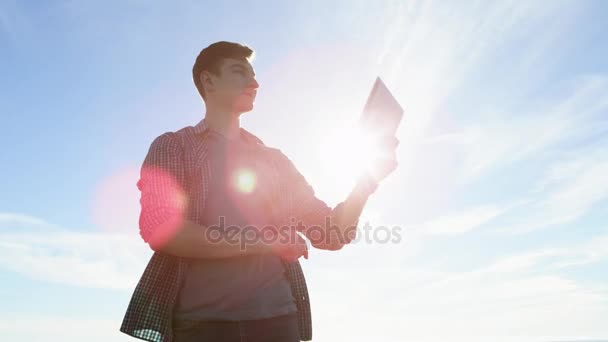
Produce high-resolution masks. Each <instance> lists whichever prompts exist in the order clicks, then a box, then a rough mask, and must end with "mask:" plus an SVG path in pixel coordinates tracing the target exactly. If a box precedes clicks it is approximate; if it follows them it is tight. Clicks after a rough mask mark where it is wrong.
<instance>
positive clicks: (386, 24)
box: [0, 0, 608, 341]
mask: <svg viewBox="0 0 608 342" xmlns="http://www.w3.org/2000/svg"><path fill="white" fill-rule="evenodd" d="M607 23H608V3H606V2H604V1H572V0H571V1H540V0H539V1H528V2H526V1H516V0H514V1H507V0H503V1H493V2H488V1H460V2H458V4H456V3H449V2H442V1H374V2H371V1H356V0H349V1H331V2H329V1H306V2H296V1H274V2H271V1H255V2H254V1H240V2H239V1H222V2H216V3H215V4H211V3H204V2H198V1H174V2H160V1H135V0H127V1H117V0H107V1H103V2H102V1H73V0H72V1H59V0H56V1H48V2H35V1H29V2H21V1H10V0H1V1H0V74H1V78H0V119H1V122H2V127H3V130H2V134H0V145H1V146H3V148H2V149H0V165H1V167H0V279H2V286H0V298H1V299H2V306H0V335H1V336H3V339H6V340H27V341H43V340H44V341H49V340H50V341H82V340H87V341H131V340H133V339H132V338H130V337H128V336H126V335H124V334H122V333H120V332H118V328H119V326H120V322H121V321H122V317H123V315H124V312H125V310H126V307H127V305H128V302H129V299H130V297H131V294H132V291H133V289H134V287H135V284H136V283H137V281H138V279H139V277H140V275H141V273H142V272H143V269H144V267H145V265H146V263H147V261H148V259H149V257H150V256H151V254H152V251H151V250H150V249H149V248H148V246H147V245H146V244H145V243H144V242H143V240H141V238H140V237H139V234H138V225H137V220H138V215H139V192H138V190H137V187H136V186H135V183H136V182H137V179H138V176H139V168H140V166H141V163H142V161H143V159H144V157H145V155H146V153H147V151H148V148H149V145H150V143H151V142H152V140H153V139H154V138H155V137H157V136H159V135H160V134H162V133H164V132H168V131H175V130H178V129H180V128H182V127H185V126H189V125H194V124H196V123H197V122H199V121H200V120H201V119H202V118H203V117H204V113H205V109H204V105H203V103H202V101H201V100H200V98H199V96H198V94H197V92H196V89H195V87H194V85H193V83H192V79H191V68H192V64H193V62H194V59H195V57H196V55H197V54H198V52H199V51H200V50H201V49H202V48H204V47H205V46H207V45H209V44H211V43H213V42H215V41H219V40H228V41H235V42H241V43H244V44H247V45H249V46H251V47H252V48H253V49H254V50H255V51H256V57H255V60H254V61H253V63H252V64H253V66H254V68H255V70H256V74H257V75H258V76H257V78H258V82H259V83H260V89H259V91H258V96H257V99H256V106H255V109H254V110H253V111H252V112H249V113H246V114H244V115H243V117H242V121H241V124H242V126H243V127H245V128H247V129H248V130H249V131H251V132H253V133H254V134H256V135H257V136H259V137H260V138H261V139H262V140H263V141H264V142H265V143H266V144H267V145H269V146H272V147H276V148H279V149H281V150H282V151H283V152H284V153H285V154H286V155H287V156H288V157H289V158H290V159H291V160H292V161H293V162H294V164H295V165H296V166H297V167H298V169H299V170H300V172H301V173H302V174H303V175H304V176H305V177H306V179H307V180H308V181H309V183H310V184H311V185H313V187H314V189H315V191H316V195H317V196H318V197H319V198H321V199H323V200H324V201H326V202H327V203H328V204H329V205H331V206H334V205H336V204H337V203H339V202H340V201H342V200H343V199H345V198H346V196H347V195H348V193H349V191H350V189H351V188H352V186H353V185H354V182H355V174H354V173H353V172H352V170H351V169H350V168H349V167H348V164H346V160H345V159H344V158H343V157H342V156H344V155H348V153H349V151H348V148H349V145H348V144H344V143H343V139H344V135H345V133H344V131H345V127H350V126H351V125H352V124H353V123H355V122H356V121H357V119H358V118H359V115H360V114H361V111H362V108H363V105H364V103H365V100H366V98H367V95H368V93H369V91H370V89H371V86H372V84H373V81H374V79H375V78H376V76H380V77H381V78H382V79H383V80H384V82H385V83H386V84H387V86H388V88H389V89H390V90H391V91H392V93H393V94H394V96H395V97H396V98H397V100H398V101H399V102H400V103H401V105H402V106H403V107H404V109H405V114H404V118H403V121H402V123H401V126H400V127H399V130H398V132H397V136H398V138H399V140H400V145H399V148H398V150H397V151H398V160H399V167H398V169H397V170H396V171H395V172H394V173H393V174H391V175H390V176H389V177H388V178H387V179H385V180H384V181H383V182H382V184H381V185H380V187H379V189H378V190H377V192H376V193H375V194H374V195H373V196H372V197H371V198H370V199H369V201H368V204H367V207H366V208H365V210H364V213H363V216H362V218H361V222H365V223H369V225H370V226H371V227H372V228H373V229H372V233H373V232H382V231H384V232H386V230H387V229H386V228H389V229H392V231H393V233H394V234H397V235H395V236H393V237H394V239H393V240H391V241H389V242H382V241H379V240H386V239H382V238H381V237H377V238H376V239H375V240H374V241H363V240H360V241H357V242H356V243H353V244H352V245H350V246H347V247H345V248H344V249H342V250H340V251H338V252H328V251H320V250H313V251H311V253H310V258H309V260H305V261H303V268H304V271H305V273H306V276H307V281H308V286H309V291H310V294H311V304H312V310H313V326H314V334H313V335H314V341H335V340H348V341H368V340H370V339H373V340H378V341H400V340H410V341H446V340H447V341H487V340H494V341H591V340H608V324H606V322H607V318H608V272H606V269H607V267H608V225H607V224H606V222H608V210H607V209H608V63H606V61H607V60H608V38H607V36H606V34H605V32H606V31H607V29H608V24H607ZM360 233H361V232H360ZM378 234H380V233H378ZM380 235H381V234H380ZM380 235H378V236H380ZM91 333H93V334H94V336H90V334H91Z"/></svg>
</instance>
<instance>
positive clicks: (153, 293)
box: [120, 41, 396, 342]
mask: <svg viewBox="0 0 608 342" xmlns="http://www.w3.org/2000/svg"><path fill="white" fill-rule="evenodd" d="M252 56H253V50H251V49H250V48H249V47H247V46H244V45H241V44H237V43H232V42H224V41H222V42H217V43H214V44H211V45H210V46H208V47H207V48H205V49H203V50H202V51H201V52H200V54H199V55H198V57H197V58H196V61H195V63H194V67H193V70H192V76H193V79H194V84H195V85H196V88H197V89H198V91H199V93H200V95H201V97H202V98H203V101H204V102H205V107H206V113H205V117H204V119H203V120H201V121H200V122H199V123H198V124H196V125H195V126H188V127H184V128H182V129H180V130H178V131H176V132H167V133H164V134H162V135H160V136H159V137H157V138H156V139H155V140H154V141H153V142H152V144H151V146H150V149H149V151H148V154H147V156H146V158H145V160H144V162H143V165H142V169H141V178H140V180H139V181H138V183H137V186H138V188H139V189H140V190H141V200H140V202H141V206H142V209H141V214H140V222H139V226H140V233H141V236H142V238H143V239H144V241H146V242H147V243H148V244H149V245H150V247H151V248H152V249H153V250H154V254H153V256H152V258H151V259H150V262H149V263H148V266H147V268H146V270H145V271H144V273H143V275H142V277H141V279H140V281H139V283H138V285H137V287H136V289H135V292H134V294H133V297H132V299H131V302H130V304H129V308H128V309H127V313H126V315H125V317H124V320H123V324H122V326H121V329H120V330H121V331H122V332H124V333H126V334H129V335H131V336H134V337H137V338H141V339H144V340H148V341H163V342H166V341H176V342H191V341H268V342H272V341H277V342H278V341H281V342H291V341H300V340H305V341H307V340H310V339H311V338H312V326H311V315H310V303H309V299H308V293H307V288H306V282H305V280H304V275H303V273H302V269H301V267H300V264H299V261H298V259H299V258H300V257H302V256H304V257H305V258H307V256H308V251H307V247H306V241H305V240H304V239H303V238H302V237H301V235H300V233H301V234H303V235H304V236H306V238H307V239H309V240H310V242H311V244H312V246H313V247H316V248H321V249H329V250H338V249H340V248H342V247H343V246H344V245H345V244H348V243H349V242H351V241H352V239H353V238H354V234H353V233H354V232H355V229H356V225H357V222H358V219H359V216H360V214H361V211H362V210H363V207H364V205H365V202H366V200H367V198H368V196H369V195H370V194H371V193H372V192H373V191H374V190H375V188H376V186H377V182H379V181H380V180H382V179H383V178H385V177H386V176H387V175H388V174H390V173H391V172H392V171H393V170H394V169H395V168H396V160H395V154H394V147H395V146H396V142H393V146H391V148H393V153H392V155H391V157H390V158H388V159H384V160H381V161H379V163H378V164H377V165H375V166H374V167H373V168H372V170H371V172H370V173H369V174H366V175H364V176H363V177H362V178H361V180H360V181H359V182H358V184H357V185H356V186H355V188H354V189H353V191H352V192H351V193H350V195H349V196H348V197H347V198H346V200H344V201H343V202H341V203H340V204H339V205H337V206H336V207H335V208H333V209H332V208H330V207H328V206H327V205H326V204H325V203H324V202H323V201H321V200H319V199H317V198H316V197H315V195H314V191H313V189H312V187H311V186H310V185H309V184H308V183H307V182H306V180H305V179H304V177H303V176H302V175H301V174H300V173H299V172H298V171H297V170H296V168H295V167H294V165H293V164H292V163H291V161H290V160H289V159H288V158H287V157H286V156H285V155H283V153H281V151H280V150H277V149H273V148H270V147H267V146H265V145H264V144H263V143H262V142H261V141H260V140H259V139H258V138H257V137H256V136H254V135H253V134H251V133H250V132H248V131H247V130H245V129H243V128H241V127H240V122H239V118H240V115H241V114H243V113H245V112H249V111H251V110H252V109H253V104H254V100H255V97H256V93H257V89H258V87H259V85H258V83H257V81H256V78H255V72H254V70H253V68H252V66H251V63H250V61H251V59H252ZM345 167H347V166H345ZM353 228H354V229H353ZM296 231H297V232H299V233H295V232H296Z"/></svg>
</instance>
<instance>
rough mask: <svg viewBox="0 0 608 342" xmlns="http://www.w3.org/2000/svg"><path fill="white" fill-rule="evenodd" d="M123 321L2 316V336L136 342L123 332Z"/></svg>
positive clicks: (34, 340) (72, 341) (66, 341)
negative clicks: (121, 330)
mask: <svg viewBox="0 0 608 342" xmlns="http://www.w3.org/2000/svg"><path fill="white" fill-rule="evenodd" d="M120 323H121V322H120V321H117V320H104V319H87V318H74V317H63V316H41V315H36V316H33V315H32V316H24V315H6V314H3V315H0V334H1V335H2V337H3V339H5V340H8V341H31V342H38V341H40V342H42V341H64V342H77V341H99V342H102V341H133V338H132V337H130V336H127V335H125V334H123V333H121V332H119V330H118V329H119V327H120Z"/></svg>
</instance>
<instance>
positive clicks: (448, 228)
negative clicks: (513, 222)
mask: <svg viewBox="0 0 608 342" xmlns="http://www.w3.org/2000/svg"><path fill="white" fill-rule="evenodd" d="M506 210H507V208H506V207H505V208H500V207H497V206H492V205H483V206H479V207H474V208H468V209H466V210H464V211H462V212H458V213H454V214H451V215H445V216H441V217H439V218H437V219H434V220H431V221H427V222H424V223H422V224H420V225H417V226H415V229H417V230H418V231H419V232H420V233H422V234H429V235H453V234H462V233H467V232H469V231H471V230H473V229H475V228H476V227H479V226H480V225H483V224H484V223H487V222H489V221H490V220H492V219H494V218H495V217H497V216H498V215H500V214H502V213H503V212H505V211H506Z"/></svg>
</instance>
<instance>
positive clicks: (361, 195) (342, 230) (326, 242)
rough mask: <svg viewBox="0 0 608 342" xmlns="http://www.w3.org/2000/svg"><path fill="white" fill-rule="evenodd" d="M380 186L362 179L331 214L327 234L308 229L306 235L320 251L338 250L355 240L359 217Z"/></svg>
mask: <svg viewBox="0 0 608 342" xmlns="http://www.w3.org/2000/svg"><path fill="white" fill-rule="evenodd" d="M377 186H378V184H377V183H376V182H374V181H373V180H371V179H370V178H361V179H360V180H359V182H357V185H356V186H355V188H354V189H353V190H352V191H351V192H350V194H349V195H348V197H347V198H346V199H345V200H344V201H343V202H341V203H340V204H338V205H337V206H336V207H335V208H334V209H333V210H332V212H331V213H330V214H329V217H328V219H329V225H328V224H327V223H328V222H327V221H326V220H327V219H326V218H323V219H322V220H325V228H326V230H325V234H322V235H321V236H319V235H317V234H316V233H315V232H314V230H312V229H310V230H308V229H306V227H304V229H305V231H304V234H305V235H306V236H307V237H308V238H309V240H310V241H311V243H312V245H313V246H314V247H315V248H319V249H328V250H337V249H340V248H342V246H344V245H345V244H348V243H350V241H352V239H354V237H355V234H356V229H357V223H358V221H359V217H360V216H361V213H362V212H363V208H364V207H365V204H366V203H367V199H368V198H369V195H370V194H371V193H373V191H374V190H375V188H376V187H377Z"/></svg>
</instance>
